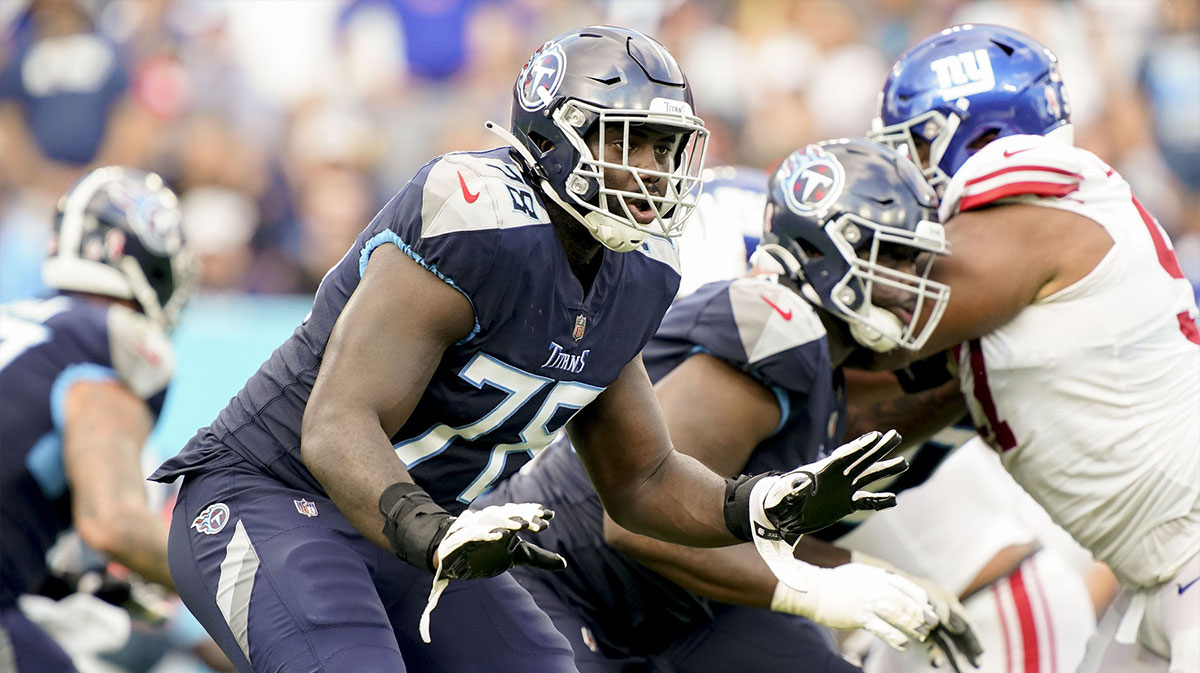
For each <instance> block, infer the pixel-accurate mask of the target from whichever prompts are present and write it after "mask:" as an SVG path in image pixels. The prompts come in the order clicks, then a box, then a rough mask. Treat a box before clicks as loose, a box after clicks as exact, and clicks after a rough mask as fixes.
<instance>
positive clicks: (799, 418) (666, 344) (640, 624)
mask: <svg viewBox="0 0 1200 673" xmlns="http://www.w3.org/2000/svg"><path fill="white" fill-rule="evenodd" d="M696 353H707V354H709V355H711V356H713V357H716V358H719V359H721V360H723V361H725V362H727V363H729V364H731V365H733V366H734V367H737V368H738V369H740V370H741V371H743V372H745V373H746V374H747V375H749V376H752V377H754V379H755V380H757V381H758V382H759V383H761V384H762V385H764V386H766V387H767V388H768V389H770V390H771V391H772V392H773V393H774V394H775V397H776V399H777V400H778V402H779V408H780V412H781V413H780V421H779V426H778V427H777V428H776V430H775V432H774V434H772V435H771V436H770V437H768V438H767V439H766V440H765V441H763V442H762V443H761V444H759V446H758V447H756V448H755V450H754V452H753V454H752V455H751V457H750V459H749V461H748V462H747V464H746V466H745V468H744V469H743V472H744V473H746V474H756V473H759V472H764V471H768V470H790V469H792V468H794V467H796V466H798V465H801V464H805V463H810V462H813V461H815V460H818V459H820V458H822V457H823V456H825V455H826V454H827V453H828V452H829V451H831V450H832V449H834V448H836V447H837V446H838V444H839V443H840V442H839V441H838V440H839V439H840V437H841V436H842V433H843V430H844V428H843V420H842V419H843V416H844V409H845V396H844V386H843V385H842V379H841V373H840V370H834V368H833V367H832V364H831V362H830V356H829V348H828V344H827V342H826V336H825V329H824V327H823V326H822V324H821V321H820V319H819V318H818V317H817V314H816V312H815V311H814V310H813V308H812V307H811V306H810V305H809V304H808V303H807V302H805V301H804V300H803V299H801V298H800V297H799V296H798V295H796V294H795V293H794V292H792V291H791V290H789V289H787V288H785V287H783V286H782V285H779V284H777V283H775V282H773V281H771V280H768V279H765V278H755V277H746V278H739V279H736V280H732V281H720V282H716V283H710V284H708V285H705V286H703V287H701V288H700V289H699V290H697V291H696V292H695V293H693V294H691V295H688V296H687V297H684V298H682V299H679V300H678V301H676V302H675V304H673V305H672V306H671V308H670V310H669V311H668V312H667V315H666V317H665V318H664V319H663V323H662V327H661V328H660V329H659V330H658V333H657V334H655V335H654V338H653V339H651V341H650V343H649V344H647V346H646V349H645V351H644V353H643V358H644V360H645V362H646V368H647V370H648V371H649V373H650V377H651V378H652V379H653V380H655V381H658V380H659V379H661V378H662V377H663V376H665V375H666V374H667V373H668V372H670V371H671V370H672V369H674V368H675V367H677V366H679V364H680V363H681V362H683V361H684V360H685V359H687V358H688V357H691V356H692V355H694V354H696ZM503 502H537V503H541V504H543V505H545V506H546V507H549V508H550V509H552V510H554V511H555V514H556V515H555V519H554V522H553V524H552V525H551V526H550V527H549V528H548V529H547V530H545V531H543V532H541V533H538V534H537V535H536V536H535V537H534V538H532V539H533V540H534V541H535V542H536V543H537V544H538V545H541V546H544V547H546V548H548V549H551V550H554V551H556V552H558V553H560V554H563V555H564V556H565V557H566V558H567V569H566V570H565V571H563V572H561V573H554V574H553V575H552V576H550V575H548V576H547V577H546V578H545V582H547V583H548V584H550V585H551V586H552V587H553V589H554V591H556V592H557V593H559V594H560V595H561V596H562V597H563V599H564V600H565V601H566V602H567V603H568V604H571V605H574V606H576V607H577V608H578V609H579V610H580V611H581V613H582V614H583V615H584V617H585V618H586V620H587V621H588V622H589V624H590V625H591V626H592V627H593V631H594V635H595V636H596V638H597V640H599V641H600V642H602V643H603V644H604V646H605V647H606V648H607V649H608V650H609V651H615V652H623V653H625V654H628V655H637V654H645V653H649V652H654V651H658V650H659V649H661V647H663V646H664V643H669V642H671V641H672V640H673V639H674V638H677V637H679V636H680V635H682V634H684V633H687V632H689V631H691V630H692V629H694V628H695V627H696V626H698V625H699V624H702V623H704V622H706V621H708V620H709V619H710V618H711V616H712V611H711V610H712V608H711V606H710V604H709V602H708V601H707V600H706V599H704V598H701V597H699V596H697V595H695V594H692V593H690V592H688V591H686V590H685V589H683V588H682V587H680V586H678V585H677V584H675V583H673V582H671V581H670V580H668V579H666V578H664V577H662V576H661V575H659V574H657V573H655V572H654V571H652V570H650V569H648V568H646V567H644V566H642V565H641V564H639V563H637V562H636V561H633V560H631V559H629V558H628V557H626V556H624V555H622V554H620V553H619V552H616V551H614V550H612V549H611V548H610V547H608V546H607V545H605V543H604V533H603V530H602V526H603V519H602V513H603V510H602V507H601V504H600V499H599V497H598V496H597V495H596V493H595V491H594V490H593V489H592V487H591V484H590V483H589V481H588V478H587V474H586V472H585V471H584V469H583V465H582V463H581V462H580V461H579V460H578V458H577V457H576V455H575V453H574V451H572V449H571V446H570V444H569V443H568V442H567V441H565V439H564V440H561V441H558V442H555V443H554V444H552V445H551V446H550V448H549V449H547V450H546V451H545V452H544V453H542V454H541V455H539V456H538V458H537V459H536V460H535V461H534V462H533V463H531V464H530V465H529V466H527V467H526V469H524V470H522V471H521V472H520V473H519V474H517V475H516V476H514V477H513V478H512V479H510V480H509V481H508V482H506V483H505V484H502V485H501V486H500V487H498V488H497V489H496V490H495V491H494V492H493V493H490V494H488V495H487V496H485V497H483V498H482V499H480V500H479V502H478V503H477V504H478V505H479V506H482V505H489V504H500V503H503Z"/></svg>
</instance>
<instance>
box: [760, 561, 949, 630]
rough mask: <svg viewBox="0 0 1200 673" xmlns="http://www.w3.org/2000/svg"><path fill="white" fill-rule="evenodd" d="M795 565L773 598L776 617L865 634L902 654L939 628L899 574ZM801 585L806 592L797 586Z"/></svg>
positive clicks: (851, 566)
mask: <svg viewBox="0 0 1200 673" xmlns="http://www.w3.org/2000/svg"><path fill="white" fill-rule="evenodd" d="M791 565H792V566H793V567H792V568H791V571H790V572H789V573H788V574H789V576H790V581H789V582H788V583H786V584H785V583H784V582H780V583H779V584H778V585H777V586H776V587H775V595H774V597H773V598H772V599H771V609H772V610H774V611H776V612H786V613H788V614H793V615H800V616H802V617H808V618H809V619H811V620H813V621H815V622H817V623H819V624H824V625H825V626H829V627H832V628H835V629H864V630H866V631H868V632H870V633H872V634H874V635H875V636H877V637H878V638H879V639H881V640H882V641H883V642H885V643H887V644H888V645H891V646H892V647H894V648H896V649H897V650H901V651H903V650H904V648H905V645H906V644H907V643H908V642H909V641H912V640H916V641H924V640H925V639H926V637H928V636H929V632H930V630H932V629H933V627H934V626H936V625H937V623H938V618H937V615H936V614H934V612H933V609H932V608H931V607H930V605H929V599H928V597H927V596H926V595H925V592H924V591H922V590H921V588H920V587H918V586H917V585H916V584H913V583H912V582H910V581H908V580H907V579H905V578H903V577H901V576H899V575H896V574H895V573H890V572H888V571H886V570H884V569H882V568H876V567H874V566H869V565H864V564H861V563H848V564H846V565H841V566H838V567H836V568H818V567H816V566H813V565H809V564H807V563H804V562H803V561H799V560H793V563H792V564H791ZM801 583H803V584H806V585H807V586H806V588H804V589H801V588H799V587H797V586H796V585H797V584H801Z"/></svg>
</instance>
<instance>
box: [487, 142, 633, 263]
mask: <svg viewBox="0 0 1200 673" xmlns="http://www.w3.org/2000/svg"><path fill="white" fill-rule="evenodd" d="M483 127H484V128H486V129H487V130H489V131H491V132H492V133H495V134H496V135H498V136H500V137H501V138H503V139H504V142H506V143H508V145H509V146H511V147H512V148H513V149H515V150H516V151H517V154H520V155H521V159H523V160H524V161H525V163H526V165H527V166H528V167H529V170H530V172H532V171H533V168H534V167H535V166H537V165H538V163H537V160H536V159H534V158H533V155H532V154H530V153H529V148H527V147H525V144H524V143H522V142H521V141H520V140H518V139H517V137H516V136H514V135H513V134H512V133H510V132H509V131H508V129H505V128H502V127H501V126H500V125H498V124H496V123H495V122H492V121H487V122H484V124H483ZM534 179H535V180H537V182H538V186H539V187H540V188H541V190H542V192H543V193H544V194H545V195H546V197H547V198H548V199H550V200H551V201H553V202H554V203H556V204H558V207H559V208H562V209H563V210H565V211H567V213H569V214H570V215H571V217H574V218H575V220H576V221H577V222H579V223H580V224H582V225H583V227H584V228H585V229H587V230H588V231H589V232H590V233H591V234H592V236H593V237H594V238H595V239H596V240H597V241H600V244H601V245H603V246H604V247H606V248H608V249H609V250H612V251H614V252H629V251H631V250H636V249H637V247H638V246H639V245H641V244H642V241H644V240H646V236H648V234H645V233H643V232H640V231H637V230H636V229H633V228H631V227H624V226H618V224H617V223H616V222H614V221H613V220H612V218H610V217H607V216H605V214H604V213H600V212H592V213H588V214H587V215H581V214H580V213H579V210H578V209H577V208H575V206H572V205H571V204H569V203H567V202H566V201H565V200H563V198H562V197H561V196H559V195H558V192H556V191H554V188H553V187H551V186H550V183H549V182H547V181H546V180H545V179H543V178H538V177H535V178H534Z"/></svg>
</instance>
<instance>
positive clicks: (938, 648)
mask: <svg viewBox="0 0 1200 673" xmlns="http://www.w3.org/2000/svg"><path fill="white" fill-rule="evenodd" d="M912 579H913V580H914V581H915V582H916V584H917V585H918V586H920V587H921V588H923V589H924V590H925V593H926V594H928V595H929V604H930V605H932V606H933V611H934V612H935V613H937V616H938V625H937V626H936V627H935V628H934V629H933V632H932V633H930V634H929V640H928V645H929V663H931V664H932V665H933V666H934V667H935V668H938V667H941V665H942V663H943V662H947V663H949V664H950V668H952V669H954V671H955V673H964V671H966V670H967V667H966V665H965V664H970V665H971V666H972V667H973V668H979V655H981V654H983V646H982V645H980V643H979V637H978V636H977V635H976V634H975V629H973V628H972V627H971V622H970V621H968V619H967V610H966V608H964V607H963V604H962V603H960V602H959V601H958V597H957V596H955V595H954V594H952V593H950V592H949V591H946V590H945V589H943V588H942V586H941V585H939V584H937V583H935V582H932V581H930V580H926V579H923V578H919V577H913V578H912Z"/></svg>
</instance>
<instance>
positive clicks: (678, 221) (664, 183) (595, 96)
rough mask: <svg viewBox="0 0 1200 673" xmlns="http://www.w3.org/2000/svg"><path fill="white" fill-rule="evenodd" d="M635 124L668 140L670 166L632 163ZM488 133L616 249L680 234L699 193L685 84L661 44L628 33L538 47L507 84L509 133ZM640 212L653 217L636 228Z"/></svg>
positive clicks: (700, 141) (699, 133) (605, 30)
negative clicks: (609, 177) (616, 174)
mask: <svg viewBox="0 0 1200 673" xmlns="http://www.w3.org/2000/svg"><path fill="white" fill-rule="evenodd" d="M639 126H642V127H646V128H648V129H653V130H655V131H659V132H663V133H667V134H669V137H673V138H674V142H673V147H672V150H671V152H670V154H671V156H670V161H669V164H668V168H667V170H665V171H659V170H648V169H646V168H639V167H635V166H631V165H630V163H629V159H630V157H629V146H630V144H629V140H630V132H631V130H632V129H636V128H637V127H639ZM488 128H489V129H491V130H492V131H494V132H496V133H497V134H498V135H500V136H502V137H504V138H505V140H507V141H508V142H509V144H511V145H512V146H513V147H514V148H515V149H516V150H517V152H518V154H519V155H520V156H521V157H522V158H523V160H524V162H525V164H526V168H527V170H528V171H529V173H531V174H532V176H533V177H534V179H535V180H537V181H538V182H539V183H541V187H542V190H543V191H544V192H545V193H546V195H547V196H548V197H549V198H550V199H551V200H553V201H554V202H555V203H557V204H558V205H559V206H561V207H562V208H563V209H564V210H566V211H567V212H568V213H570V214H571V215H572V216H573V217H574V218H575V219H576V220H578V221H579V222H580V223H582V224H583V226H584V227H586V228H587V229H588V231H590V232H591V233H592V235H593V236H595V237H596V239H597V240H599V241H600V242H601V243H603V244H604V245H605V246H607V247H609V248H611V249H613V250H617V251H619V252H624V251H628V250H632V249H634V248H636V247H637V246H638V245H640V244H641V242H642V241H643V240H644V239H645V238H646V237H647V236H661V237H667V238H673V237H676V236H678V235H679V234H680V233H681V232H682V230H683V225H684V223H685V221H686V220H687V217H688V215H689V214H690V213H691V211H692V209H693V207H694V205H695V201H696V198H697V196H698V193H699V191H700V172H701V168H702V167H703V164H704V150H705V146H706V142H705V141H706V140H707V137H708V131H707V130H706V129H705V128H704V122H703V121H702V120H701V119H700V118H699V117H697V116H696V115H695V114H694V113H693V111H692V88H691V86H690V85H689V84H688V81H687V78H686V77H684V75H683V71H682V70H680V69H679V65H678V64H677V63H676V62H675V59H674V58H673V57H672V56H671V54H669V53H668V52H667V50H666V48H664V47H663V46H662V45H661V44H659V43H658V42H656V41H655V40H653V39H651V38H649V37H646V36H645V35H643V34H642V33H639V32H637V31H635V30H629V29H627V28H616V27H612V26H588V27H585V28H580V29H577V30H572V31H569V32H566V33H563V34H562V35H559V36H558V37H556V38H554V39H553V40H550V41H549V42H547V43H545V44H544V45H542V46H541V48H539V49H538V50H537V51H535V52H534V53H533V56H532V57H531V58H530V59H529V61H528V62H527V63H526V64H525V66H524V67H523V68H522V69H521V73H520V75H519V76H518V77H517V81H516V83H515V85H514V86H513V104H512V124H511V127H510V132H506V131H504V130H503V129H501V128H499V127H498V126H496V125H495V124H492V123H491V122H489V123H488ZM592 137H594V138H595V139H596V145H595V147H596V151H595V152H594V153H593V151H592V148H591V147H590V146H589V143H588V140H589V139H590V138H592ZM614 141H619V143H618V142H614ZM606 169H608V170H610V171H611V170H616V171H625V172H627V173H629V174H630V175H632V176H633V180H632V183H631V184H633V185H635V187H633V188H631V189H621V188H619V187H617V186H615V185H611V184H608V183H607V182H606V180H605V177H604V171H605V170H606ZM647 181H653V182H654V183H655V184H657V185H659V187H658V188H657V189H651V188H649V187H648V185H647ZM631 204H636V205H635V207H634V208H631ZM638 207H640V208H642V209H644V210H645V213H650V214H652V216H653V219H652V220H650V221H648V222H639V221H638V218H637V217H635V213H634V210H635V209H637V208H638ZM645 213H640V214H641V215H642V219H646V214H645Z"/></svg>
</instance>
